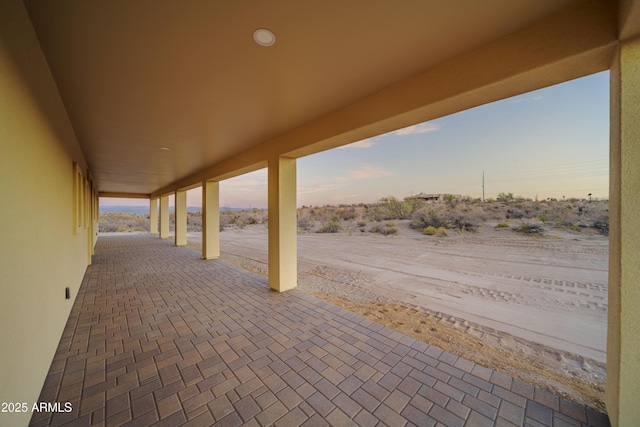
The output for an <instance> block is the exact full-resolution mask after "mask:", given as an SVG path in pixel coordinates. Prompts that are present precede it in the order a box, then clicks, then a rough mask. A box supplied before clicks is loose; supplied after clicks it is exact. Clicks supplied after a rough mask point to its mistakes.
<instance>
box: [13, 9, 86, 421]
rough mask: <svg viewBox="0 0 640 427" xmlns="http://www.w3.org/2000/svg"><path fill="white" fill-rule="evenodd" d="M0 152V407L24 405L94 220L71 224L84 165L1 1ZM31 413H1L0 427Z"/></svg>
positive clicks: (49, 349) (63, 313)
mask: <svg viewBox="0 0 640 427" xmlns="http://www.w3.org/2000/svg"><path fill="white" fill-rule="evenodd" d="M0 153H1V155H0V195H1V197H2V201H3V203H2V206H1V207H0V236H1V237H0V295H1V297H0V402H26V403H28V404H29V405H31V404H32V403H33V402H34V401H37V399H38V397H39V394H40V391H41V388H42V385H43V382H44V379H45V376H46V374H47V372H48V370H49V367H50V364H51V361H52V358H53V355H54V353H55V350H56V348H57V346H58V342H59V340H60V337H61V334H62V331H63V328H64V326H65V324H66V321H67V318H68V316H69V312H70V310H71V307H72V304H73V301H74V299H75V297H76V295H77V293H78V289H79V287H80V284H81V281H82V278H83V275H84V272H85V270H86V266H87V260H88V250H89V249H90V248H91V247H92V244H91V240H92V239H91V240H90V237H89V236H90V233H91V228H92V227H91V223H92V218H90V217H89V218H85V224H86V227H85V226H82V227H80V228H77V227H75V226H74V224H73V212H74V205H73V181H74V179H73V178H74V177H73V163H74V162H75V163H77V164H78V169H79V170H80V171H82V173H83V174H84V175H85V177H86V174H87V172H86V171H87V165H86V162H85V161H84V159H83V157H82V154H81V151H80V148H79V146H78V143H77V140H76V137H75V135H74V132H73V129H72V128H71V125H70V123H69V119H68V117H67V113H66V110H65V109H64V106H63V104H62V101H61V100H60V97H59V94H58V91H57V87H56V85H55V83H54V81H53V78H52V76H51V74H50V72H49V67H48V66H47V63H46V61H45V58H44V56H43V54H42V52H41V50H40V46H39V43H38V40H37V39H36V36H35V33H34V32H33V29H32V26H31V22H30V20H29V17H28V15H27V12H26V10H25V8H24V5H23V3H22V1H19V0H6V1H5V0H3V1H1V2H0ZM86 188H88V186H87V187H86ZM88 193H89V194H90V192H88ZM86 199H90V197H85V198H84V200H85V202H90V200H86ZM86 212H93V210H92V209H87V210H86ZM94 224H95V223H94ZM74 227H75V228H74ZM74 229H75V233H74ZM65 287H69V288H70V289H71V299H70V300H65ZM30 417H31V413H30V412H27V413H20V414H7V413H0V425H3V426H4V425H7V426H9V425H11V426H19V425H27V424H28V422H29V419H30Z"/></svg>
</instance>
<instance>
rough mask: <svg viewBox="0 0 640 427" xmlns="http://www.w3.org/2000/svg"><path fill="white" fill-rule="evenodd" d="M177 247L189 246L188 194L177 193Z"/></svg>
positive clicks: (180, 191) (183, 192)
mask: <svg viewBox="0 0 640 427" xmlns="http://www.w3.org/2000/svg"><path fill="white" fill-rule="evenodd" d="M175 200H176V235H175V242H176V246H186V245H187V192H186V191H183V190H178V191H176V195H175Z"/></svg>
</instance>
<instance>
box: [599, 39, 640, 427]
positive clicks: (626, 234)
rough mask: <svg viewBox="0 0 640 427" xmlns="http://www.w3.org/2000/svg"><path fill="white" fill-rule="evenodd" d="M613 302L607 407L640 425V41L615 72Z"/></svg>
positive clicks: (617, 421)
mask: <svg viewBox="0 0 640 427" xmlns="http://www.w3.org/2000/svg"><path fill="white" fill-rule="evenodd" d="M610 72H611V74H610V76H611V111H610V114H611V118H610V123H611V146H610V150H611V151H610V183H609V218H610V219H609V222H610V226H609V300H608V305H609V307H608V316H609V322H608V329H607V388H606V395H605V402H606V405H607V412H608V414H609V418H610V420H611V424H612V425H613V426H630V425H637V423H638V420H640V405H639V404H638V402H640V387H638V384H640V310H638V307H640V198H639V197H638V194H639V191H640V167H639V166H638V165H640V120H638V111H640V40H639V39H636V40H634V41H624V42H621V43H620V47H619V53H618V54H617V55H616V58H615V59H614V63H613V64H612V67H611V71H610Z"/></svg>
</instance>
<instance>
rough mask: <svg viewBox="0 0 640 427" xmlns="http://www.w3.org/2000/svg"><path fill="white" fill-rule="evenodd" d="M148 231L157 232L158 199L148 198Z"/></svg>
mask: <svg viewBox="0 0 640 427" xmlns="http://www.w3.org/2000/svg"><path fill="white" fill-rule="evenodd" d="M149 233H151V234H158V199H150V200H149Z"/></svg>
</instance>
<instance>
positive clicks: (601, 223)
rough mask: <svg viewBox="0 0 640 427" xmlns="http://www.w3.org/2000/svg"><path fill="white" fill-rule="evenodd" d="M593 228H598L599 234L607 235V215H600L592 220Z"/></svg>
mask: <svg viewBox="0 0 640 427" xmlns="http://www.w3.org/2000/svg"><path fill="white" fill-rule="evenodd" d="M593 228H595V229H596V230H598V232H599V233H600V234H603V235H605V236H608V235H609V215H608V214H607V215H601V216H599V217H597V218H596V219H595V221H594V222H593Z"/></svg>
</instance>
